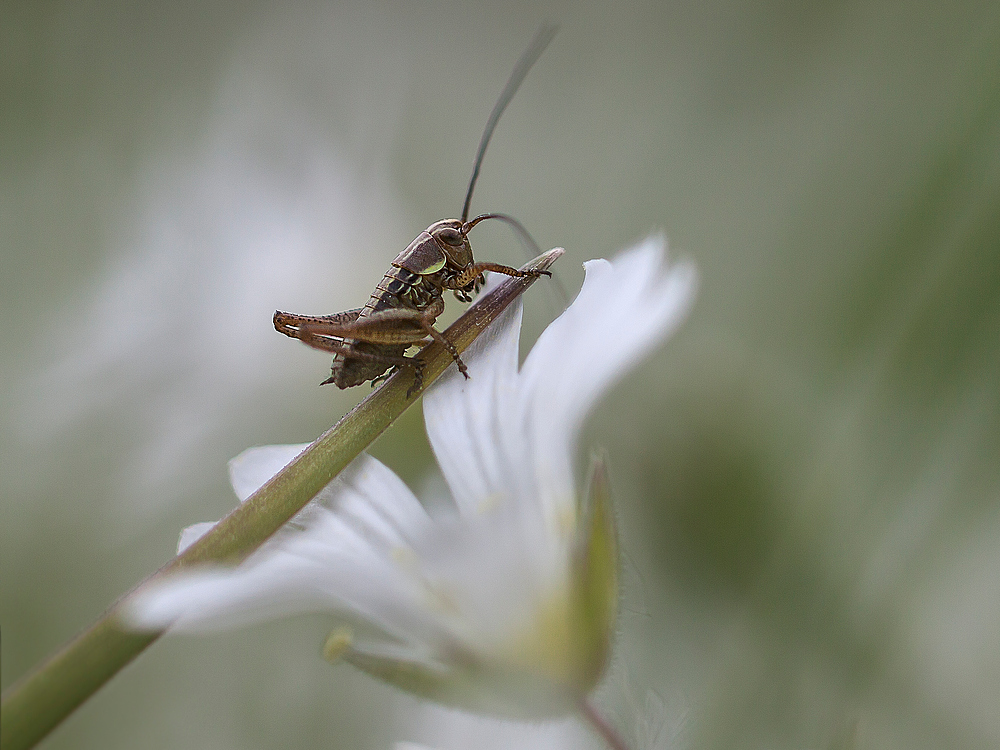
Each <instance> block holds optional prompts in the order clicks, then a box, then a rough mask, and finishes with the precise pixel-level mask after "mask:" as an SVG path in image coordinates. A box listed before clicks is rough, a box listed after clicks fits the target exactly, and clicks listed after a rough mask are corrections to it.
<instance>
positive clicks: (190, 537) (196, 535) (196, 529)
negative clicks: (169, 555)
mask: <svg viewBox="0 0 1000 750" xmlns="http://www.w3.org/2000/svg"><path fill="white" fill-rule="evenodd" d="M217 523H218V521H203V522H202V523H195V524H191V525H190V526H188V527H187V528H186V529H184V530H183V531H181V538H180V539H178V540H177V554H178V555H179V554H180V553H181V552H183V551H184V550H186V549H187V548H188V547H190V546H191V545H192V544H194V543H195V542H197V541H198V540H199V539H201V538H202V537H203V536H205V534H207V533H208V532H209V531H211V530H212V529H213V528H215V524H217Z"/></svg>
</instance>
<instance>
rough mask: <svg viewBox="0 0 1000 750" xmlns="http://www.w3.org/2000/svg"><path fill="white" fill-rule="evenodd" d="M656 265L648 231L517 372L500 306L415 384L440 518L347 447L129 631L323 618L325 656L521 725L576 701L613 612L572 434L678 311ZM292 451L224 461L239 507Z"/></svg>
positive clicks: (599, 534)
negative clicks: (240, 543)
mask: <svg viewBox="0 0 1000 750" xmlns="http://www.w3.org/2000/svg"><path fill="white" fill-rule="evenodd" d="M663 263H664V242H663V239H662V238H659V237H653V238H650V239H648V240H646V241H645V242H643V243H642V244H640V245H639V246H638V247H636V248H634V249H632V250H630V251H628V252H625V253H622V254H621V255H619V256H618V257H617V258H616V259H615V260H614V262H608V261H606V260H593V261H589V262H588V263H586V264H585V267H586V272H587V275H586V280H585V282H584V284H583V288H582V289H581V290H580V294H579V295H578V296H577V298H576V300H575V301H574V302H573V304H572V305H571V306H570V307H569V308H568V309H567V310H566V311H565V312H564V313H563V314H562V315H561V316H560V317H559V318H558V319H557V320H555V321H554V322H553V323H552V324H551V325H550V326H549V327H548V328H547V329H546V330H545V331H544V332H543V333H542V335H541V336H540V337H539V339H538V342H537V343H536V344H535V346H534V348H533V349H532V350H531V352H530V354H529V355H528V357H527V359H526V360H525V362H524V365H523V366H522V367H521V368H520V371H519V370H518V366H517V362H518V336H519V330H520V318H521V307H520V304H519V302H517V303H514V304H512V305H511V306H510V307H509V308H508V310H507V312H505V313H504V314H503V315H502V316H501V317H500V318H499V319H498V320H497V321H496V322H495V323H494V324H493V325H492V326H491V327H490V328H489V329H488V330H487V331H486V332H485V333H484V334H483V335H482V336H480V337H479V339H478V340H477V341H476V342H475V343H474V344H473V345H472V346H471V347H470V348H469V349H468V350H467V351H466V353H465V354H464V355H463V357H464V359H465V361H466V363H467V364H468V366H469V374H470V376H471V377H470V379H469V380H465V379H464V378H462V377H461V376H460V375H459V374H458V372H457V371H456V370H455V369H454V368H451V369H450V370H449V371H448V372H447V373H446V374H445V375H444V376H442V377H441V378H440V380H439V381H438V382H437V383H436V384H435V385H434V386H433V387H432V388H430V389H429V390H428V392H427V394H426V395H425V397H424V417H425V422H426V426H427V433H428V436H429V438H430V442H431V445H432V447H433V449H434V453H435V455H436V457H437V460H438V463H439V464H440V466H441V470H442V472H443V474H444V477H445V479H446V480H447V483H448V486H449V487H450V489H451V493H452V496H453V498H454V506H455V512H453V513H445V514H440V513H439V514H437V515H432V514H429V513H428V512H427V510H425V508H424V506H422V505H421V504H420V502H418V500H417V499H416V497H414V495H413V494H412V493H411V492H410V490H409V489H408V488H407V487H406V486H405V485H404V484H403V483H402V481H400V479H399V478H398V477H396V476H395V474H393V473H392V472H391V471H390V470H389V469H387V468H386V467H385V466H383V465H382V464H381V463H379V462H378V461H376V460H375V459H374V458H371V457H370V456H367V455H361V456H359V457H358V458H357V459H356V460H355V461H354V462H353V463H352V464H351V465H350V466H349V467H348V469H347V470H345V471H344V472H343V473H342V474H341V475H340V476H338V477H337V478H336V479H335V480H334V481H333V482H331V483H330V484H329V485H328V486H327V487H326V488H325V489H324V490H323V491H322V492H321V493H320V494H319V495H318V496H317V497H316V498H315V499H314V500H313V501H312V502H311V503H310V504H309V505H307V506H306V507H305V508H304V509H303V510H302V511H301V513H299V514H298V515H297V516H296V517H295V518H294V519H293V520H292V522H290V523H289V524H287V525H286V526H285V527H284V528H282V529H281V530H280V531H279V532H278V533H277V534H275V535H274V536H273V537H272V538H271V539H270V540H268V542H266V543H265V544H264V545H263V546H262V547H261V548H260V549H258V550H257V552H255V553H254V554H253V555H251V556H250V557H249V558H248V559H247V560H246V561H245V562H244V563H242V564H241V565H240V566H239V567H237V568H231V569H220V568H214V569H202V570H200V571H197V572H189V573H185V574H179V575H177V576H175V577H173V578H170V579H167V580H166V581H164V582H162V583H159V584H157V585H154V586H152V587H150V588H148V589H147V590H145V591H141V592H139V594H138V595H137V596H136V597H135V598H134V600H133V603H132V605H131V607H130V610H129V615H128V616H129V618H130V621H131V623H132V624H133V626H136V627H142V628H162V627H168V626H169V627H171V628H172V629H173V630H175V631H182V630H187V631H193V630H199V629H200V630H207V629H213V628H221V627H231V626H234V625H237V624H240V623H244V622H249V621H256V620H260V619H263V618H266V617H273V616H277V615H282V614H290V613H294V612H303V611H331V610H332V611H333V612H334V613H336V615H337V616H338V617H339V619H340V622H341V625H340V627H339V628H338V629H337V630H335V631H334V633H333V634H332V635H331V637H330V639H329V640H328V642H327V646H326V649H325V652H326V654H327V656H328V657H329V658H334V657H336V656H342V658H344V659H345V660H346V661H349V662H350V663H352V664H354V665H355V666H357V667H359V668H361V669H363V670H365V671H366V672H368V673H370V674H372V675H375V676H377V677H379V678H381V679H384V680H386V681H388V682H390V683H393V684H395V685H398V686H400V687H402V688H404V689H406V690H409V691H411V692H413V693H416V694H419V695H422V696H425V697H428V698H431V699H433V700H436V701H438V702H441V703H443V704H446V705H452V706H457V707H461V708H466V709H470V710H474V711H478V712H481V713H491V714H499V715H506V716H516V717H521V718H537V717H544V716H554V715H560V714H564V713H568V712H570V711H574V710H576V709H577V708H578V707H579V705H580V701H582V700H583V698H584V697H585V696H586V694H587V693H588V692H589V691H590V690H591V688H593V686H594V685H595V684H596V682H597V680H598V679H599V678H600V676H601V674H602V672H603V670H604V667H605V664H606V660H607V655H608V651H609V646H610V639H611V635H612V631H613V628H614V621H615V614H616V610H617V560H616V550H615V536H614V529H613V523H612V515H611V509H610V505H609V497H608V490H607V483H606V481H605V479H604V472H603V469H602V465H601V463H600V462H596V464H595V466H596V468H595V470H594V471H593V473H592V477H591V480H590V486H589V490H588V492H586V493H585V494H584V496H583V497H581V493H579V492H578V490H577V484H576V482H575V472H574V466H573V463H574V456H575V453H576V443H577V438H578V436H579V433H580V428H581V426H582V423H583V420H584V418H585V417H586V415H587V413H588V412H589V411H590V409H591V408H592V406H593V405H594V404H595V402H596V401H597V399H598V398H600V396H601V395H602V394H603V393H604V392H605V391H607V389H608V388H609V387H610V386H611V385H612V384H613V383H614V382H615V381H616V380H617V379H618V378H620V377H621V376H622V375H623V374H624V373H625V372H627V371H628V370H629V369H630V368H631V367H632V366H634V365H635V364H636V363H637V362H638V361H639V359H640V358H642V357H643V356H644V355H645V354H647V353H648V352H649V351H650V350H651V349H652V348H653V347H655V346H656V345H657V344H658V343H660V342H661V341H662V340H663V339H664V338H665V337H666V336H667V335H668V334H669V333H670V332H671V331H672V330H673V329H674V328H675V327H676V325H677V324H678V323H679V321H680V320H681V318H682V317H683V316H684V314H685V312H686V310H687V309H688V307H689V305H690V303H691V300H692V298H693V294H694V287H695V273H694V269H693V267H692V266H691V265H689V264H684V263H680V264H675V265H673V266H672V267H671V268H669V269H665V268H664V266H663ZM302 447H303V446H270V447H267V448H254V449H250V450H248V451H245V452H244V453H242V454H241V455H240V456H238V457H237V458H235V459H234V460H233V461H232V462H231V464H230V473H231V476H232V481H233V486H234V488H235V489H236V493H237V495H239V497H240V499H241V500H243V499H245V498H246V497H248V496H249V495H250V494H251V493H252V492H253V491H254V490H256V489H257V488H258V487H259V486H260V485H261V484H263V483H264V481H266V480H267V479H268V478H269V477H270V476H272V475H273V474H274V473H275V472H277V471H278V470H279V469H280V468H281V467H282V466H284V465H285V464H286V463H287V462H288V461H290V460H291V459H292V458H293V457H294V456H295V455H296V454H297V453H298V452H299V451H300V450H301V449H302ZM208 527H210V524H200V525H199V526H198V527H192V529H189V530H188V531H187V532H185V534H184V535H182V542H181V544H182V546H185V545H186V544H190V543H191V542H192V541H194V539H196V538H197V537H198V536H199V535H200V534H202V533H204V532H205V531H206V530H207V528H208Z"/></svg>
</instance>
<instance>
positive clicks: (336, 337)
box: [274, 26, 556, 395]
mask: <svg viewBox="0 0 1000 750" xmlns="http://www.w3.org/2000/svg"><path fill="white" fill-rule="evenodd" d="M555 32H556V28H555V27H553V26H543V27H542V28H541V29H540V30H539V32H538V33H537V34H536V35H535V38H534V40H533V41H532V43H531V45H530V46H529V47H528V49H527V50H526V51H525V52H524V54H523V55H521V59H520V60H518V62H517V65H516V66H515V67H514V71H513V72H512V73H511V76H510V78H509V79H508V81H507V85H506V86H505V87H504V89H503V91H502V92H501V93H500V97H499V98H498V99H497V102H496V104H495V105H494V106H493V111H492V112H491V113H490V117H489V120H488V121H487V123H486V129H485V130H484V131H483V137H482V138H481V139H480V142H479V150H478V151H477V152H476V158H475V162H474V167H473V170H472V178H471V179H470V180H469V188H468V190H467V192H466V195H465V204H464V206H463V207H462V218H460V219H442V220H441V221H436V222H434V223H433V224H431V225H430V226H429V227H427V229H425V230H424V231H423V232H421V233H420V234H419V235H418V236H417V238H416V239H415V240H413V242H411V243H410V244H409V245H408V246H407V247H406V249H405V250H403V252H401V253H400V254H399V255H397V256H396V259H395V260H394V261H392V265H391V266H390V267H389V270H388V271H386V274H385V276H383V277H382V280H381V281H380V282H379V283H378V285H377V286H376V287H375V291H373V292H372V294H371V297H370V298H369V299H368V302H367V304H365V306H364V307H361V308H358V309H355V310H347V311H345V312H341V313H334V314H333V315H318V316H311V315H295V314H293V313H286V312H281V311H280V310H279V311H276V312H275V313H274V327H275V329H277V330H278V331H279V332H281V333H283V334H285V335H286V336H291V337H292V338H296V339H299V341H301V342H302V343H304V344H307V345H309V346H311V347H313V348H315V349H320V350H322V351H325V352H330V353H331V354H333V355H334V357H333V363H332V364H331V366H330V377H329V378H327V379H326V380H324V381H323V384H324V385H325V384H326V383H333V384H334V385H336V386H337V387H338V388H350V387H351V386H355V385H360V384H361V383H364V382H365V381H367V380H370V381H372V385H374V384H375V383H376V382H378V381H379V380H382V379H383V378H386V377H388V376H389V375H390V374H392V372H395V371H396V370H398V369H400V368H402V367H410V368H413V370H414V381H413V385H412V386H411V387H410V390H409V393H413V392H414V391H416V390H418V389H419V388H420V386H421V385H422V384H423V362H422V361H421V360H420V358H419V356H413V357H407V356H405V352H406V350H407V349H408V348H409V347H411V346H415V345H421V344H425V343H429V342H430V341H431V340H433V341H437V342H438V343H440V344H441V345H443V346H444V347H445V349H447V350H448V352H449V353H450V354H451V356H452V359H454V360H455V364H456V365H457V366H458V370H459V372H461V373H462V374H463V375H464V376H465V377H466V378H468V377H469V374H468V371H467V369H466V366H465V363H464V362H463V361H462V358H461V357H460V356H459V353H458V350H457V349H456V348H455V346H454V344H452V343H451V342H450V341H448V339H447V338H446V337H445V336H444V335H443V334H442V333H441V332H440V331H438V330H437V329H435V328H434V322H435V321H436V320H437V318H438V316H439V315H441V313H442V312H443V311H444V292H445V290H449V289H450V290H451V291H452V292H453V293H454V294H455V297H457V298H458V299H459V300H461V301H463V302H470V301H471V300H472V295H473V294H474V293H475V292H478V291H479V289H480V288H481V287H482V285H483V284H484V283H485V278H484V276H483V274H484V272H486V271H493V272H495V273H502V274H505V275H507V276H536V277H537V276H541V275H543V274H544V275H546V276H549V275H551V274H549V272H548V271H538V270H532V271H527V272H524V271H519V270H517V269H516V268H511V267H510V266H504V265H501V264H499V263H490V262H488V261H476V260H475V259H474V258H473V256H472V246H471V245H470V244H469V237H468V235H469V231H470V230H471V229H472V228H473V227H474V226H476V225H477V224H478V223H479V222H481V221H485V220H486V219H498V220H500V221H503V222H506V223H507V224H509V225H510V226H511V227H513V228H514V230H515V231H516V232H517V233H518V234H519V235H520V236H521V237H522V239H524V240H525V241H526V242H527V243H528V244H529V245H530V246H532V247H533V249H534V250H535V251H536V253H535V254H536V255H537V254H539V253H538V246H537V245H536V244H535V242H534V240H532V239H531V236H530V235H529V234H528V232H527V230H526V229H525V228H524V227H523V226H522V225H521V223H520V222H518V221H517V220H516V219H514V218H512V217H510V216H507V215H506V214H499V213H488V214H482V215H480V216H477V217H476V218H474V219H472V220H471V221H470V220H469V219H468V216H469V205H470V203H471V202H472V191H473V189H474V188H475V186H476V179H477V178H478V177H479V167H480V165H481V164H482V161H483V155H484V154H485V153H486V147H487V145H489V142H490V137H491V136H492V135H493V130H494V128H496V125H497V122H498V121H499V119H500V115H501V114H503V111H504V109H506V107H507V105H508V104H509V103H510V100H511V97H513V96H514V92H515V91H517V88H518V86H520V85H521V82H522V81H523V80H524V77H525V76H526V75H527V73H528V70H530V68H531V66H532V65H534V63H535V61H536V60H537V59H538V58H539V56H540V55H541V54H542V52H543V51H544V49H545V47H546V46H547V45H548V43H549V42H550V41H552V37H553V36H554V35H555ZM390 368H392V370H391V372H389V373H386V371H387V370H389V369H390ZM408 395H409V394H408Z"/></svg>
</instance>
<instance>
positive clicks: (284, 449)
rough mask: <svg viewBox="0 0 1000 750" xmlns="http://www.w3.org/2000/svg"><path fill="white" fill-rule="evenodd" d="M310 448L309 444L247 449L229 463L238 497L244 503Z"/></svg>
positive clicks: (232, 481) (231, 477)
mask: <svg viewBox="0 0 1000 750" xmlns="http://www.w3.org/2000/svg"><path fill="white" fill-rule="evenodd" d="M308 447H309V443H302V444H300V445H264V446H260V447H258V448H247V449H246V450H245V451H243V452H242V453H241V454H240V455H238V456H237V457H236V458H234V459H232V460H230V462H229V481H230V483H231V484H232V485H233V490H234V491H235V492H236V497H238V498H239V499H240V502H241V503H242V502H243V501H244V500H246V499H247V498H248V497H250V496H251V495H252V494H253V493H255V492H256V491H257V490H259V489H260V488H261V487H263V486H264V483H265V482H266V481H267V480H268V479H270V478H271V477H273V476H274V475H275V474H277V473H278V472H279V471H281V470H282V469H284V468H285V467H286V466H288V464H289V463H291V461H292V459H293V458H295V457H296V456H297V455H299V454H300V453H301V452H302V451H304V450H305V449H306V448H308Z"/></svg>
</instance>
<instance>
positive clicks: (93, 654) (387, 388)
mask: <svg viewBox="0 0 1000 750" xmlns="http://www.w3.org/2000/svg"><path fill="white" fill-rule="evenodd" d="M562 254H563V250H562V249H561V248H556V249H554V250H549V251H548V252H547V253H543V254H542V255H540V256H538V257H537V258H535V259H534V260H533V261H531V262H529V263H527V264H526V265H525V266H524V267H523V268H522V270H530V269H539V270H546V269H548V268H549V266H551V265H552V263H553V262H554V261H555V260H556V259H557V258H558V257H559V256H560V255H562ZM534 281H535V277H525V278H510V279H507V280H505V281H504V282H503V283H501V284H500V285H499V286H498V287H497V288H496V289H495V290H494V291H493V292H492V293H490V294H488V295H486V296H485V297H483V298H482V299H481V300H478V301H477V302H476V304H474V305H473V306H472V307H470V308H469V309H468V310H467V311H466V312H465V314H464V315H462V316H461V317H460V318H459V319H458V320H457V321H455V323H454V324H452V325H451V326H450V327H449V328H448V329H447V330H446V331H445V332H444V334H445V336H446V337H447V338H448V340H449V341H450V342H451V343H452V344H454V346H455V348H456V349H457V350H458V351H460V352H461V351H463V350H465V349H466V347H468V346H469V344H471V343H472V342H473V341H474V340H475V338H476V337H477V336H478V335H479V334H480V333H482V332H483V331H484V330H485V329H486V327H487V326H488V325H489V324H490V323H491V322H492V321H493V320H495V319H496V318H497V317H498V316H499V315H500V313H501V312H503V310H504V309H505V308H506V307H507V305H509V304H510V303H511V302H512V301H513V300H514V299H515V298H517V296H518V295H520V294H521V293H522V292H523V291H524V290H525V289H527V288H528V287H529V286H530V285H531V284H532V283H534ZM418 356H420V358H421V359H422V360H423V362H424V368H423V386H422V387H421V388H419V389H414V390H413V391H412V392H410V390H411V388H410V387H411V385H412V383H413V373H412V370H409V369H404V370H400V371H399V372H397V373H395V374H394V375H393V376H392V377H390V378H388V379H387V380H386V381H385V383H383V384H382V386H381V387H379V388H377V389H375V390H373V391H372V392H371V393H370V394H369V395H368V396H367V397H366V398H365V399H364V400H362V401H361V403H360V404H358V405H357V406H356V407H354V408H353V409H352V410H351V411H350V412H348V413H347V414H346V415H345V416H344V417H343V418H342V419H341V420H340V421H339V422H338V423H337V424H336V425H334V426H333V427H332V428H330V429H329V430H328V431H327V432H326V433H324V434H323V435H322V436H321V437H320V438H319V439H318V440H316V442H314V443H313V444H312V445H310V446H309V447H308V448H306V449H305V450H304V451H303V452H302V453H300V454H299V455H298V457H296V458H295V460H294V461H292V462H291V463H290V464H289V465H288V466H286V467H285V468H284V469H282V470H281V471H280V472H278V474H276V475H275V476H274V477H272V478H271V479H270V480H269V481H268V482H267V483H266V484H264V486H263V487H261V488H260V489H259V490H257V492H255V493H254V494H253V495H252V496H251V497H249V498H248V499H247V500H246V501H245V502H243V503H241V504H240V505H239V506H238V507H237V508H236V509H235V510H234V511H233V512H231V513H230V514H229V515H227V516H226V517H225V518H223V519H222V520H221V521H219V523H217V524H216V525H215V527H214V528H213V529H212V530H211V531H210V532H208V533H207V534H206V535H205V536H203V537H202V538H201V539H199V540H198V541H197V542H195V543H194V544H192V545H191V546H190V547H188V548H187V549H186V550H184V552H183V553H182V554H180V555H178V556H177V557H175V558H174V559H173V560H171V561H170V562H168V563H167V564H166V565H164V566H163V567H162V568H160V570H158V571H157V572H156V573H154V574H153V575H152V576H151V577H150V579H152V578H156V577H159V576H162V575H164V574H166V573H168V572H171V571H174V570H177V569H179V568H183V567H186V566H189V565H192V564H202V563H209V562H211V563H226V564H235V563H237V562H239V561H240V560H242V559H243V558H245V557H246V556H247V555H249V554H250V553H251V552H253V551H254V550H255V549H256V548H257V547H258V546H260V544H261V543H263V542H264V540H266V539H267V538H268V537H269V536H271V534H273V533H274V532H275V531H277V530H278V529H279V528H280V527H281V526H282V525H283V524H284V523H285V522H286V521H288V520H289V519H290V518H291V517H292V516H294V515H295V514H296V513H297V512H298V511H299V510H301V509H302V507H303V506H304V505H305V504H306V503H308V502H309V501H310V500H311V499H312V498H313V497H315V496H316V494H317V493H318V492H319V491H320V490H321V489H323V487H325V486H326V485H327V484H328V483H329V482H330V481H331V480H332V479H333V478H334V477H335V476H336V475H337V474H339V473H340V471H341V470H343V469H344V467H346V466H347V465H348V464H349V463H350V462H351V461H352V460H353V459H354V458H355V457H356V456H357V455H358V454H359V453H361V451H363V450H364V449H365V448H367V447H368V445H369V444H371V442H372V441H373V440H374V439H375V438H376V437H378V436H379V435H380V434H381V433H382V432H383V431H384V430H385V429H386V428H387V427H388V426H389V425H390V424H391V423H392V422H393V420H395V419H396V417H398V416H399V415H400V414H402V413H403V411H405V410H406V408H407V407H408V406H409V405H410V404H412V403H413V402H414V401H415V400H416V399H417V397H419V396H420V394H421V393H422V392H423V391H424V390H425V389H426V388H427V386H429V385H430V384H431V383H433V382H434V380H435V379H436V378H437V377H438V376H439V375H441V373H442V372H444V371H445V370H446V369H447V368H448V367H450V366H452V362H453V360H452V357H451V355H450V354H449V353H448V352H447V350H446V349H445V348H444V347H443V346H442V345H441V344H438V343H432V344H430V345H428V346H426V347H424V349H422V350H421V352H420V354H419V355H418ZM136 588H138V587H136ZM134 590H135V589H133V591H134ZM129 596H130V593H129V594H125V595H124V596H123V597H122V598H121V599H119V600H118V601H117V602H115V603H114V604H112V606H111V607H110V608H108V610H107V611H106V612H105V613H104V614H103V615H102V616H101V618H100V619H99V620H98V621H97V622H96V623H94V624H93V625H92V626H91V627H90V628H88V629H87V630H85V631H83V632H82V633H80V634H79V635H77V636H76V637H75V638H74V639H73V640H71V641H70V642H69V643H68V644H66V645H65V646H63V648H61V649H60V650H59V651H58V652H56V653H55V654H54V655H52V656H51V657H49V658H48V659H47V660H46V661H44V662H43V663H42V664H40V665H39V666H37V667H36V668H35V669H34V670H32V671H31V672H29V673H28V674H27V675H25V676H24V677H22V678H21V679H20V680H19V681H18V682H16V683H15V684H14V685H12V686H11V687H10V688H9V689H8V690H6V691H5V692H4V694H3V696H2V699H0V712H2V714H3V721H2V722H0V746H2V747H3V748H4V750H25V749H26V748H30V747H33V746H34V745H35V744H36V743H38V742H39V741H41V740H42V739H43V738H44V737H45V736H46V735H47V734H48V733H49V732H50V731H52V729H54V728H55V727H56V726H57V725H58V724H59V723H60V722H61V721H62V720H63V719H65V718H66V717H67V716H68V715H69V714H70V713H72V712H73V710H74V709H76V707H77V706H79V705H80V704H81V703H83V702H84V701H85V700H86V699H87V698H89V697H90V696H91V695H92V694H93V693H95V692H96V691H97V690H98V689H100V688H101V686H102V685H104V683H106V682H107V681H108V680H110V679H111V678H112V677H113V676H114V675H115V674H117V672H118V671H119V670H121V669H122V668H123V667H124V666H126V665H127V664H128V663H129V662H131V661H132V660H133V659H134V658H135V657H136V656H138V655H139V654H140V653H142V651H143V650H144V649H146V647H148V646H149V645H150V644H151V643H153V642H154V641H155V640H156V639H157V638H159V637H160V635H162V631H161V632H151V633H136V632H132V631H130V630H127V629H126V628H125V627H124V626H123V625H122V623H121V620H120V618H119V611H120V609H121V607H122V605H124V604H125V603H126V602H127V601H128V597H129Z"/></svg>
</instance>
